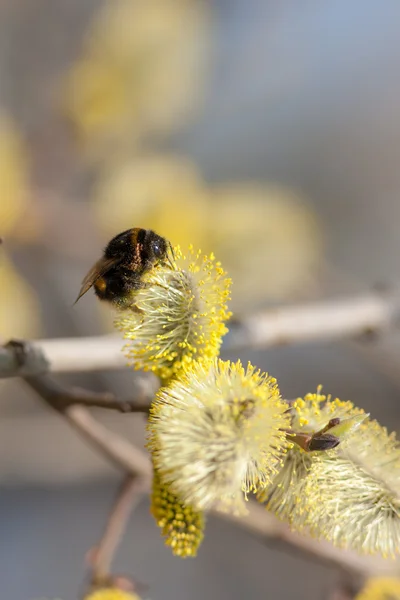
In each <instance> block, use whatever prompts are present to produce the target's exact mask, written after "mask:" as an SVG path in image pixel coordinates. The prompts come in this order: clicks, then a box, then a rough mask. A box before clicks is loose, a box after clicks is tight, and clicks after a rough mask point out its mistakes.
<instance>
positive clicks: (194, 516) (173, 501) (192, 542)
mask: <svg viewBox="0 0 400 600" xmlns="http://www.w3.org/2000/svg"><path fill="white" fill-rule="evenodd" d="M151 513H152V515H153V517H154V518H155V520H156V522H157V525H158V526H159V527H160V528H161V531H162V535H163V536H164V537H165V543H166V545H167V546H170V547H171V550H172V552H173V554H175V555H176V556H180V557H181V558H186V557H189V556H196V554H197V550H198V548H199V546H200V544H201V542H202V540H203V537H204V515H203V513H202V512H201V511H196V510H195V509H194V508H193V507H191V506H189V505H185V504H183V503H182V502H181V501H180V500H179V499H178V498H177V497H176V496H175V495H174V494H173V493H172V492H171V490H170V489H169V488H168V486H167V485H164V484H162V483H161V481H160V476H159V474H158V472H157V469H154V477H153V490H152V495H151Z"/></svg>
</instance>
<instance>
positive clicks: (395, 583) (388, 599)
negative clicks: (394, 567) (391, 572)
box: [355, 577, 400, 600]
mask: <svg viewBox="0 0 400 600" xmlns="http://www.w3.org/2000/svg"><path fill="white" fill-rule="evenodd" d="M355 600H400V579H399V578H398V577H371V579H368V581H367V582H366V584H365V586H364V587H363V588H362V589H361V590H360V591H359V592H358V594H357V596H356V597H355Z"/></svg>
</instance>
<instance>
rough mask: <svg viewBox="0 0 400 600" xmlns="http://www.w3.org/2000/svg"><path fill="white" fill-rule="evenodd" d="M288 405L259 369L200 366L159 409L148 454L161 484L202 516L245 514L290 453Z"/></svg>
mask: <svg viewBox="0 0 400 600" xmlns="http://www.w3.org/2000/svg"><path fill="white" fill-rule="evenodd" d="M289 422H290V417H289V415H288V414H287V405H286V403H285V402H284V401H283V400H282V399H281V397H280V393H279V389H278V386H277V383H276V380H275V379H274V378H273V377H270V376H269V375H268V374H265V373H261V372H260V371H259V370H257V369H256V368H255V367H253V366H252V365H250V364H249V365H248V366H247V368H244V367H243V366H242V364H241V363H240V361H238V362H236V363H231V362H229V361H222V360H219V359H215V360H214V361H212V362H211V363H193V365H192V366H191V367H190V368H188V369H187V370H186V371H185V372H184V373H183V374H182V375H181V377H180V378H179V379H177V380H175V381H173V382H172V383H171V384H170V385H169V386H168V387H164V388H161V389H160V390H159V392H158V394H157V396H156V398H155V400H154V402H153V404H152V407H151V411H150V416H149V422H148V431H149V448H150V451H151V453H152V457H153V461H154V464H155V466H156V468H157V469H158V471H159V474H160V477H161V478H162V481H163V482H164V483H166V484H168V485H169V486H170V489H171V491H172V492H173V493H175V494H176V495H177V496H178V497H179V498H180V499H181V500H182V501H183V502H185V503H187V504H189V505H191V506H193V507H194V508H195V509H198V510H208V509H210V508H212V507H214V508H217V509H220V510H228V511H231V512H235V513H238V514H240V513H243V512H246V509H245V503H244V500H245V497H246V494H247V493H249V492H253V491H256V490H257V489H260V488H263V487H265V486H266V485H267V484H268V483H269V481H270V480H271V478H272V477H273V476H274V475H275V473H276V472H277V470H278V468H279V465H280V461H281V459H282V455H283V453H284V452H285V450H286V448H287V441H286V435H285V433H284V429H285V428H287V427H288V426H289Z"/></svg>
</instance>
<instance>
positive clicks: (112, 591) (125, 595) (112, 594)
mask: <svg viewBox="0 0 400 600" xmlns="http://www.w3.org/2000/svg"><path fill="white" fill-rule="evenodd" d="M84 600H140V597H139V596H138V595H137V594H134V593H133V592H125V591H124V590H120V589H118V588H112V587H109V588H102V589H100V590H96V591H95V592H92V593H91V594H89V595H88V596H85V598H84Z"/></svg>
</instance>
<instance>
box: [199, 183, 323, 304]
mask: <svg viewBox="0 0 400 600" xmlns="http://www.w3.org/2000/svg"><path fill="white" fill-rule="evenodd" d="M212 196H213V205H212V217H211V218H210V220H209V226H210V228H211V232H210V233H211V235H210V237H209V239H210V244H212V247H213V248H214V249H215V252H216V253H218V256H220V258H221V260H222V261H223V262H224V265H225V266H226V268H227V270H228V272H229V273H230V275H231V277H232V279H233V282H234V284H233V296H232V297H233V302H232V308H233V309H234V310H235V309H236V310H237V309H241V308H243V307H246V305H247V304H248V302H249V301H250V302H251V303H252V304H253V305H255V304H257V303H262V302H263V301H265V300H269V299H270V300H282V299H285V298H288V297H290V296H291V295H293V294H301V293H302V292H303V293H304V291H305V290H307V288H308V287H309V285H310V284H311V283H312V281H313V277H315V275H316V272H317V269H318V266H319V265H320V263H321V258H322V254H323V244H322V231H321V227H320V224H319V223H318V221H317V219H316V216H315V215H314V213H313V212H312V211H311V209H310V208H308V207H307V205H306V204H305V203H303V202H302V201H301V199H300V198H299V197H298V196H297V195H296V194H295V193H294V192H293V191H291V190H290V189H287V188H284V187H277V186H268V185H262V184H256V183H254V184H252V183H234V184H230V185H225V186H221V187H218V188H217V189H215V190H214V191H213V194H212Z"/></svg>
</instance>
